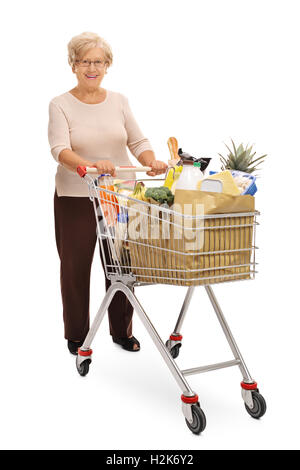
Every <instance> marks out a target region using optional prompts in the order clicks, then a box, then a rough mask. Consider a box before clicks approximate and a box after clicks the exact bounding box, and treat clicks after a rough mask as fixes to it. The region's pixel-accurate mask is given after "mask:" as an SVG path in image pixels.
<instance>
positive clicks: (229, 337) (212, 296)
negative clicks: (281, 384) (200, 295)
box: [205, 285, 254, 384]
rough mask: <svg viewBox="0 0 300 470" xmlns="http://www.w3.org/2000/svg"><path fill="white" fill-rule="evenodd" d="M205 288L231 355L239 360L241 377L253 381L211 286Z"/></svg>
mask: <svg viewBox="0 0 300 470" xmlns="http://www.w3.org/2000/svg"><path fill="white" fill-rule="evenodd" d="M205 290H206V292H207V295H208V297H209V300H210V301H211V303H212V306H213V308H214V311H215V312H216V315H217V318H218V320H219V322H220V325H221V327H222V329H223V332H224V334H225V336H226V339H227V341H228V344H229V346H230V348H231V351H232V352H233V355H234V357H235V359H238V360H239V368H240V370H241V373H242V376H243V379H244V382H245V383H249V384H250V383H254V380H253V379H252V377H251V375H250V373H249V371H248V369H247V367H246V364H245V362H244V359H243V357H242V355H241V353H240V351H239V349H238V347H237V344H236V342H235V339H234V337H233V335H232V333H231V331H230V328H229V326H228V323H227V322H226V320H225V317H224V315H223V312H222V310H221V307H220V305H219V303H218V301H217V299H216V296H215V294H214V292H213V290H212V288H211V286H209V285H208V286H205Z"/></svg>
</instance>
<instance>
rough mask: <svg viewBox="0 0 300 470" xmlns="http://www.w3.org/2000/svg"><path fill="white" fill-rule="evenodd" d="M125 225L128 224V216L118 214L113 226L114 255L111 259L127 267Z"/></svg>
mask: <svg viewBox="0 0 300 470" xmlns="http://www.w3.org/2000/svg"><path fill="white" fill-rule="evenodd" d="M127 224H128V214H127V213H126V212H125V211H124V212H119V214H118V221H117V224H116V225H115V237H114V248H115V255H114V254H113V257H114V258H115V259H116V261H118V262H119V263H120V264H121V265H125V266H127V265H128V261H127V259H128V253H127V250H128V242H127Z"/></svg>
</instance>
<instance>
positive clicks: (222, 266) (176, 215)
mask: <svg viewBox="0 0 300 470" xmlns="http://www.w3.org/2000/svg"><path fill="white" fill-rule="evenodd" d="M128 169H129V168H124V170H125V171H128ZM118 170H119V171H122V168H121V169H120V168H119V169H118ZM149 170H150V168H149V167H140V168H137V169H136V171H149ZM77 171H78V173H79V175H80V176H81V177H83V178H85V180H86V181H87V184H88V187H89V195H90V199H91V201H92V202H93V206H94V211H95V217H96V221H97V235H98V240H99V244H100V248H101V252H102V256H103V259H104V264H105V275H106V276H107V278H108V279H110V280H111V286H110V287H109V289H108V290H107V292H106V295H105V297H104V299H103V301H102V303H101V305H100V308H99V310H98V313H97V314H96V317H95V319H94V321H93V324H92V326H91V328H90V331H89V333H88V334H87V336H86V338H85V340H84V343H83V345H82V346H81V347H80V348H79V349H78V356H77V358H76V366H77V370H78V372H79V374H80V375H81V376H85V375H86V374H87V373H88V372H89V366H90V364H91V356H92V349H91V344H92V342H93V339H94V337H95V335H96V333H97V331H98V328H99V326H100V324H101V322H102V320H103V317H104V315H105V313H106V311H107V309H108V307H109V305H110V303H111V301H112V298H113V297H114V295H115V293H116V292H117V291H121V292H123V293H124V294H125V295H126V296H127V298H128V299H129V301H130V302H131V304H132V306H133V308H134V310H135V312H136V313H137V314H138V316H139V318H140V320H141V321H142V323H143V324H144V326H145V328H146V330H147V331H148V333H149V334H150V336H151V338H152V340H153V342H154V343H155V345H156V347H157V348H158V350H159V352H160V353H161V356H162V358H163V359H164V361H165V362H166V364H167V366H168V368H169V370H170V371H171V373H172V375H173V377H174V378H175V380H176V382H177V384H178V385H179V387H180V389H181V391H182V395H181V401H182V411H183V414H184V417H185V420H186V424H187V426H188V428H189V429H190V430H191V431H192V432H193V433H194V434H199V433H200V432H201V431H203V430H204V429H205V426H206V417H205V414H204V412H203V410H202V409H201V407H200V403H199V398H198V395H197V394H196V393H195V392H194V391H193V390H192V389H191V387H190V386H189V384H188V382H187V380H186V376H188V375H193V374H199V373H203V372H207V371H212V370H217V369H223V368H226V367H232V366H238V367H239V369H240V371H241V374H242V377H243V380H242V382H241V389H242V390H241V391H242V398H243V400H244V404H245V408H246V410H247V412H248V413H249V414H250V415H251V416H252V417H253V418H260V417H261V416H263V415H264V413H265V411H266V403H265V400H264V398H263V396H262V395H261V394H260V393H259V390H258V386H257V383H256V382H255V381H254V380H253V379H252V376H251V375H250V373H249V371H248V369H247V366H246V364H245V362H244V359H243V357H242V355H241V353H240V351H239V348H238V346H237V344H236V341H235V339H234V337H233V335H232V333H231V331H230V328H229V326H228V323H227V321H226V320H225V318H224V315H223V313H222V310H221V308H220V305H219V303H218V301H217V299H216V297H215V294H214V292H213V290H212V287H211V285H212V284H217V283H224V282H234V281H237V280H247V279H253V278H254V277H255V273H256V271H255V267H256V264H257V263H256V262H255V249H256V246H255V229H256V225H257V224H258V223H257V220H256V219H257V216H258V215H259V212H258V211H253V212H245V213H230V214H227V213H226V214H213V215H203V214H202V215H201V214H200V215H198V214H197V215H193V214H192V215H186V214H183V213H180V212H176V211H174V210H172V209H170V208H169V207H164V206H155V205H153V204H149V203H148V202H145V201H143V200H138V201H137V200H136V199H135V198H132V197H130V196H129V195H126V194H124V193H122V192H116V191H115V189H114V186H113V185H112V181H111V180H110V178H109V175H100V176H97V175H93V173H96V172H97V170H96V169H95V168H86V167H79V168H78V170H77ZM152 181H153V180H152ZM154 181H155V183H156V181H157V180H154ZM148 184H149V180H147V185H148ZM104 244H106V249H104ZM153 284H170V285H177V286H186V287H188V289H187V293H186V296H185V299H184V302H183V305H182V307H181V310H180V313H179V317H178V319H177V322H176V325H175V328H174V330H173V332H172V334H171V335H170V337H169V339H168V340H167V341H166V343H164V342H163V340H162V339H161V337H160V336H159V334H158V333H157V331H156V329H155V328H154V326H153V324H152V322H151V321H150V319H149V317H148V316H147V314H146V312H145V310H144V309H143V307H142V305H141V304H140V302H139V300H138V299H137V297H136V295H135V293H134V292H133V287H137V286H142V285H143V286H144V285H153ZM196 286H203V287H204V289H205V290H206V293H207V295H208V297H209V299H210V302H211V304H212V306H213V309H214V311H215V313H216V315H217V318H218V320H219V322H220V325H221V327H222V330H223V332H224V334H225V337H226V339H227V341H228V344H229V346H230V348H231V350H232V353H233V359H232V360H230V361H226V362H219V363H216V364H210V365H207V366H201V367H194V368H191V369H185V370H180V369H179V367H178V365H177V364H176V362H175V359H176V357H177V356H178V354H179V350H180V348H181V345H182V335H181V333H180V332H181V329H182V324H183V321H184V318H185V316H186V313H187V310H188V307H189V305H190V302H191V299H192V296H193V293H194V290H195V287H196Z"/></svg>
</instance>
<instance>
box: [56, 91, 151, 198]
mask: <svg viewBox="0 0 300 470" xmlns="http://www.w3.org/2000/svg"><path fill="white" fill-rule="evenodd" d="M48 138H49V144H50V147H51V153H52V155H53V157H54V159H55V160H56V161H57V162H58V163H59V159H58V157H59V154H60V152H61V151H62V150H64V149H70V150H73V151H74V152H76V153H77V154H78V155H80V156H81V157H83V158H84V159H86V160H88V161H90V162H92V163H94V162H96V161H97V160H110V161H111V162H112V163H113V164H114V165H115V166H122V165H131V162H130V160H129V157H128V153H127V147H128V148H129V150H130V152H131V153H132V155H133V156H134V157H136V158H138V157H139V155H140V154H141V153H142V152H144V151H145V150H152V147H151V145H150V142H149V140H148V139H146V138H145V137H144V135H143V133H142V131H141V130H140V128H139V126H138V124H137V122H136V120H135V118H134V116H133V114H132V111H131V109H130V106H129V103H128V99H127V98H126V97H125V96H124V95H122V94H121V93H117V92H114V91H110V90H106V98H105V100H104V101H103V102H102V103H98V104H87V103H83V102H82V101H80V100H78V99H77V98H75V96H73V95H72V94H71V93H70V92H66V93H63V94H62V95H60V96H57V97H55V98H53V99H52V100H51V101H50V104H49V126H48ZM122 178H125V179H130V178H134V174H133V173H132V172H128V173H126V174H124V173H122ZM55 187H56V191H57V195H58V196H77V197H81V196H88V186H87V184H86V182H85V181H84V180H83V179H81V178H80V176H79V175H78V174H77V173H75V172H72V171H70V170H68V169H66V168H65V167H63V166H62V165H61V164H60V163H59V164H58V167H57V172H56V177H55Z"/></svg>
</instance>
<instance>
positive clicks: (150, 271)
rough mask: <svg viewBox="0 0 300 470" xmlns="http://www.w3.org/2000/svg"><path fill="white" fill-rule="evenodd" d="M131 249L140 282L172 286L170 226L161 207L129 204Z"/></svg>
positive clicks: (135, 273)
mask: <svg viewBox="0 0 300 470" xmlns="http://www.w3.org/2000/svg"><path fill="white" fill-rule="evenodd" d="M128 218H129V224H128V228H129V230H128V246H129V249H130V258H131V271H132V273H133V274H134V275H135V276H136V278H137V281H138V282H147V283H158V282H159V283H163V284H164V283H170V273H169V272H168V267H166V259H165V258H166V242H165V236H166V234H165V232H166V229H167V228H168V226H166V224H169V222H167V223H166V224H165V223H164V218H163V215H162V212H161V210H160V207H159V204H158V203H156V201H153V203H152V204H151V206H149V205H145V204H141V203H139V202H138V201H136V202H134V201H128Z"/></svg>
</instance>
